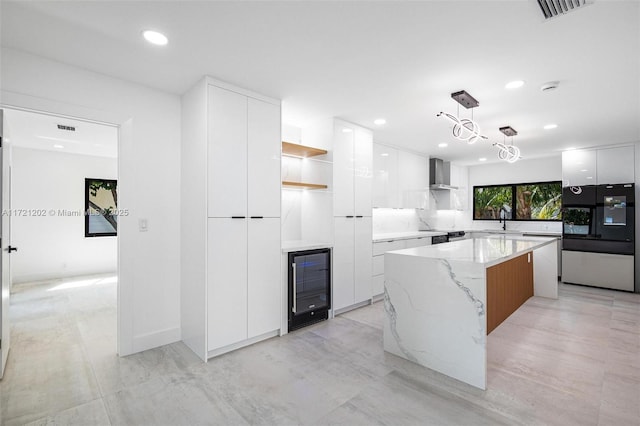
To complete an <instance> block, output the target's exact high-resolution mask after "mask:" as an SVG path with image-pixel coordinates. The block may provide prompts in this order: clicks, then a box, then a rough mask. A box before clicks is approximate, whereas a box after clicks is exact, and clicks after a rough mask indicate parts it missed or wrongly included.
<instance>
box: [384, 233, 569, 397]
mask: <svg viewBox="0 0 640 426" xmlns="http://www.w3.org/2000/svg"><path fill="white" fill-rule="evenodd" d="M557 244H558V239H557V238H556V237H530V236H522V235H513V234H511V235H510V234H504V235H499V234H492V235H489V236H485V237H476V238H472V239H466V240H459V241H453V242H450V243H446V244H437V245H431V246H426V247H416V248H410V249H404V250H395V251H388V252H386V253H385V254H384V309H385V322H384V331H383V345H384V350H385V351H387V352H390V353H392V354H394V355H397V356H399V357H402V358H404V359H407V360H409V361H412V362H415V363H417V364H420V365H422V366H425V367H427V368H430V369H432V370H435V371H438V372H440V373H442V374H445V375H448V376H450V377H453V378H455V379H457V380H460V381H462V382H464V383H468V384H470V385H472V386H475V387H477V388H480V389H486V388H487V330H488V327H487V321H488V317H489V315H492V319H494V318H496V315H498V313H499V312H503V311H504V310H505V309H507V305H508V303H507V302H509V303H512V302H511V299H509V298H508V297H507V296H506V294H507V291H506V289H507V288H508V287H510V286H511V287H514V288H518V289H520V288H522V287H523V286H526V285H528V284H527V283H526V281H524V283H523V280H522V278H520V279H519V280H518V281H514V280H513V279H512V278H511V275H508V276H507V274H506V273H505V272H504V270H505V269H504V268H503V269H501V270H500V271H501V272H498V273H496V274H494V275H492V280H493V281H491V283H492V284H491V287H489V280H488V278H487V277H488V276H489V271H488V268H489V267H491V266H494V265H498V264H500V263H503V262H509V261H510V260H511V259H514V258H516V257H518V256H521V255H524V256H523V259H522V260H524V259H526V265H529V264H531V265H530V266H527V267H526V268H524V269H526V270H527V271H530V273H531V277H532V279H533V283H532V284H533V289H532V291H533V295H534V296H538V297H548V298H552V299H557V298H558V276H557V270H558V265H557V260H558V257H557ZM529 252H533V255H532V256H528V255H527V253H529ZM515 262H516V264H517V265H519V266H518V268H520V269H519V270H520V271H521V270H522V269H523V268H522V265H521V263H517V262H518V260H515ZM511 267H513V264H512V265H511ZM529 268H531V269H529ZM494 272H495V270H494ZM526 273H529V272H526ZM510 274H511V273H510ZM516 275H517V274H516ZM519 276H520V277H522V274H521V275H519ZM520 304H521V303H520ZM509 306H510V305H509ZM518 306H519V305H518ZM515 309H517V307H516V308H515ZM515 338H517V336H516V337H515Z"/></svg>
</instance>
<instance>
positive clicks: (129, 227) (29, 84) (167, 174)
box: [0, 48, 195, 355]
mask: <svg viewBox="0 0 640 426" xmlns="http://www.w3.org/2000/svg"><path fill="white" fill-rule="evenodd" d="M1 56H2V63H1V67H2V68H1V74H0V76H1V88H2V92H1V95H2V98H1V101H2V103H3V104H4V105H9V106H11V105H13V106H19V107H24V108H30V109H34V110H38V111H49V112H55V113H61V114H65V115H69V116H74V117H81V118H86V119H93V120H99V121H103V122H110V123H115V124H119V125H120V131H119V138H120V143H119V149H118V153H119V161H118V166H119V170H118V177H119V194H118V196H119V200H118V201H119V202H120V204H121V207H122V208H124V209H128V210H129V211H130V212H131V215H130V216H128V217H122V218H121V221H120V223H119V226H120V229H119V237H118V245H119V288H118V315H119V320H118V353H119V354H120V355H127V354H130V353H133V352H139V351H142V350H145V349H149V348H153V347H156V346H160V345H164V344H168V343H171V342H175V341H178V340H180V209H179V205H180V122H181V119H180V108H181V107H180V98H179V96H177V95H173V94H168V93H164V92H160V91H157V90H153V89H150V88H147V87H144V86H140V85H137V84H133V83H129V82H126V81H122V80H118V79H115V78H111V77H107V76H105V75H101V74H97V73H93V72H89V71H86V70H83V69H80V68H76V67H73V66H69V65H66V64H62V63H59V62H55V61H51V60H48V59H45V58H42V57H38V56H33V55H30V54H27V53H23V52H20V51H16V50H12V49H7V48H3V49H2V54H1ZM194 83H195V82H194ZM140 218H146V219H147V220H148V232H139V231H138V220H139V219H140Z"/></svg>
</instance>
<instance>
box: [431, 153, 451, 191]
mask: <svg viewBox="0 0 640 426" xmlns="http://www.w3.org/2000/svg"><path fill="white" fill-rule="evenodd" d="M429 189H436V190H452V189H458V187H457V186H451V163H450V162H448V161H443V160H441V159H440V158H430V159H429Z"/></svg>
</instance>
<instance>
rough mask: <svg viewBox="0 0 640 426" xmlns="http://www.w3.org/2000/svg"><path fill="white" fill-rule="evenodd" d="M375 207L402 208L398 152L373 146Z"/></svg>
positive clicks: (375, 144)
mask: <svg viewBox="0 0 640 426" xmlns="http://www.w3.org/2000/svg"><path fill="white" fill-rule="evenodd" d="M373 207H387V208H398V207H400V199H399V196H398V150H397V149H395V148H391V147H388V146H385V145H380V144H377V143H374V144H373Z"/></svg>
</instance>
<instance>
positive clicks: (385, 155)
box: [380, 152, 389, 157]
mask: <svg viewBox="0 0 640 426" xmlns="http://www.w3.org/2000/svg"><path fill="white" fill-rule="evenodd" d="M388 156H389V153H388V152H383V153H382V154H380V157H388Z"/></svg>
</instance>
